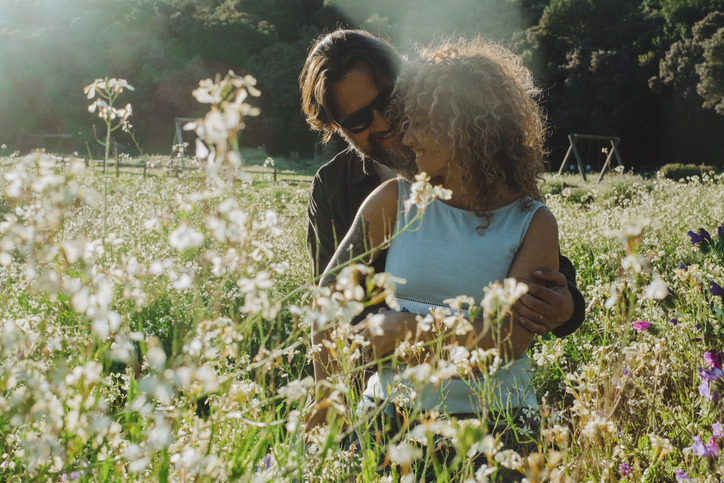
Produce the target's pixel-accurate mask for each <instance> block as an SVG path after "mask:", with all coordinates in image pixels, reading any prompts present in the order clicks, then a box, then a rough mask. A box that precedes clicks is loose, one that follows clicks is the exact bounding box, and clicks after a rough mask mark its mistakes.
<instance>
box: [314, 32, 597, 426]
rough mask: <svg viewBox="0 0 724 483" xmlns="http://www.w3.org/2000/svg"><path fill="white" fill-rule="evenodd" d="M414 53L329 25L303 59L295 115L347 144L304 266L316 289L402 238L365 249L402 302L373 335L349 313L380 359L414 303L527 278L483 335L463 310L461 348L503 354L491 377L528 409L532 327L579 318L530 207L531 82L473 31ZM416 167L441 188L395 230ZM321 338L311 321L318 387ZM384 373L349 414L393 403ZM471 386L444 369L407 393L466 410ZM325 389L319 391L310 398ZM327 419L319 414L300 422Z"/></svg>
mask: <svg viewBox="0 0 724 483" xmlns="http://www.w3.org/2000/svg"><path fill="white" fill-rule="evenodd" d="M416 57H417V58H416V59H414V60H411V61H405V60H403V58H402V57H401V56H400V55H399V54H398V53H397V52H396V51H395V50H394V49H393V48H392V46H390V45H389V44H388V43H387V42H385V41H383V40H381V39H378V38H375V37H373V36H372V35H370V34H368V33H366V32H364V31H350V30H339V31H336V32H333V33H331V34H328V35H326V36H324V37H322V38H321V39H320V40H319V41H318V42H317V43H316V44H315V46H314V48H313V50H312V51H311V52H310V54H309V56H308V58H307V61H306V64H305V66H304V70H303V72H302V74H301V76H300V88H301V91H302V106H303V110H304V113H305V115H306V117H307V121H308V123H309V125H310V127H311V128H312V129H315V130H318V131H321V132H322V133H323V136H324V141H328V140H329V139H330V138H331V137H332V135H333V134H334V133H337V134H339V135H341V136H342V137H343V138H344V139H345V140H346V141H347V142H348V143H349V144H350V148H349V149H347V150H345V151H343V152H342V153H340V154H339V155H337V156H336V157H335V158H334V159H333V160H332V161H330V162H329V163H328V164H326V165H324V166H323V167H322V168H321V169H320V170H319V172H318V173H317V175H316V176H315V178H314V182H313V184H312V187H311V190H310V197H309V209H308V215H309V231H308V246H309V251H310V254H311V256H312V263H313V267H314V268H313V271H314V275H315V277H316V276H318V275H319V274H322V277H321V280H320V285H329V284H332V283H333V282H334V277H335V274H336V272H337V270H336V268H337V267H339V266H340V265H343V264H344V263H345V262H347V261H348V260H349V259H350V258H351V257H352V256H357V255H359V254H361V253H363V252H365V251H366V247H370V246H379V245H381V244H383V243H384V242H385V241H386V240H387V239H389V238H390V237H391V236H393V235H395V234H397V235H398V236H396V237H395V238H394V239H393V240H392V242H391V243H390V246H389V249H388V250H386V251H382V252H376V253H374V254H373V255H372V260H371V261H370V264H371V265H372V266H374V268H375V270H376V271H377V272H382V271H385V272H389V273H390V274H392V275H394V276H395V277H398V278H402V279H405V280H406V283H405V284H400V285H398V286H397V287H396V289H395V296H396V298H397V300H398V302H399V304H400V306H401V308H402V310H401V311H383V312H382V314H383V317H384V319H383V321H382V322H381V324H379V326H378V327H376V330H374V331H372V330H369V329H367V328H364V327H365V325H364V324H361V325H360V327H362V329H360V333H361V334H362V335H363V336H364V337H365V339H366V340H367V341H368V342H369V343H370V346H369V349H368V350H369V351H370V353H371V354H372V357H373V358H375V357H377V358H382V357H384V356H386V355H389V354H390V353H391V352H393V351H394V350H395V348H396V347H397V346H398V345H399V344H400V343H401V342H402V341H405V340H406V338H407V335H408V333H411V334H413V335H414V334H419V333H420V331H418V330H417V324H418V318H417V317H416V315H417V314H422V315H423V316H424V315H426V314H429V313H430V309H431V308H433V309H434V308H436V307H441V306H445V304H444V302H443V301H444V300H446V299H449V298H454V297H456V296H458V295H469V296H473V297H474V298H475V299H476V300H477V301H479V300H480V299H481V298H482V295H483V288H484V287H487V286H488V284H489V283H491V282H494V281H498V282H502V281H503V280H504V279H505V278H515V279H517V280H519V281H521V282H525V283H526V285H528V292H527V293H526V294H525V295H523V296H522V297H521V298H520V299H519V300H518V302H516V304H515V305H514V307H513V316H512V319H511V321H510V323H507V324H501V325H500V328H499V329H498V330H487V331H485V330H484V329H483V322H482V320H478V319H474V320H472V321H471V323H472V327H473V333H472V335H473V338H474V339H475V340H476V342H475V347H468V348H469V349H474V348H478V347H479V348H483V349H490V348H498V349H499V350H500V351H501V354H504V355H505V356H506V357H507V358H508V360H510V361H512V362H511V364H509V365H508V366H507V367H506V368H505V369H504V370H503V369H501V370H500V371H499V375H498V376H497V378H498V380H497V385H498V389H497V391H498V392H497V394H496V397H497V398H499V402H502V404H500V406H505V407H506V408H513V409H514V408H523V407H535V406H537V401H536V397H535V393H534V392H533V390H532V387H531V380H530V374H529V373H530V364H529V361H528V357H527V356H526V355H525V351H526V349H527V347H528V345H529V343H530V342H531V340H532V338H533V337H534V334H544V333H547V332H549V331H552V332H553V333H554V334H555V335H557V336H559V337H563V336H566V335H568V334H570V333H572V332H574V331H575V330H576V329H577V328H578V327H579V326H580V325H581V323H582V322H583V319H584V300H583V297H582V295H581V293H580V292H579V291H578V289H577V288H576V285H575V270H574V268H573V266H572V264H571V262H570V261H569V260H568V259H567V258H565V257H563V256H560V254H559V249H558V229H557V225H556V220H555V218H554V216H553V214H552V213H551V212H550V211H549V210H548V208H546V206H545V205H544V204H543V203H542V201H543V195H542V194H541V192H540V185H541V174H542V172H543V170H544V167H543V163H542V157H543V154H544V147H543V144H544V133H545V129H544V125H543V120H542V117H541V113H540V108H539V106H538V104H537V102H536V99H535V97H536V95H537V93H538V91H537V90H536V89H535V88H534V86H533V82H532V76H531V74H530V71H529V70H528V69H527V68H525V67H524V66H523V65H522V63H521V62H520V60H519V59H518V58H517V56H515V55H514V54H512V53H511V52H509V51H508V50H506V49H504V48H503V47H501V46H499V45H496V44H491V43H487V42H485V41H483V40H480V39H474V40H465V39H457V40H452V41H447V42H441V43H438V44H437V45H436V46H433V47H430V48H428V49H421V50H419V52H417V56H416ZM422 172H424V173H426V174H427V176H429V177H430V179H431V181H430V182H431V184H432V185H441V186H442V187H444V188H446V189H449V190H451V191H452V196H451V198H450V199H447V200H436V201H434V202H433V203H431V204H430V206H428V207H427V209H426V211H425V214H424V218H423V220H422V223H421V225H420V226H419V229H417V227H416V229H415V230H407V231H405V232H402V233H399V234H398V233H396V231H395V230H396V227H397V229H399V227H400V226H402V225H404V219H405V218H407V219H410V218H411V217H413V216H414V214H415V213H414V208H413V209H412V212H411V213H405V207H404V205H403V203H404V201H405V200H406V199H408V198H409V197H410V192H411V184H410V182H409V181H408V180H410V179H411V178H413V177H414V174H415V173H422ZM380 329H381V330H380ZM380 334H382V335H380ZM325 337H328V331H316V330H315V331H314V332H313V343H314V344H317V345H320V346H319V347H320V348H321V352H319V353H318V356H317V357H316V358H315V362H314V373H315V379H316V381H317V383H319V382H320V381H322V380H324V379H325V378H327V377H328V376H329V374H330V372H334V364H333V362H332V361H330V360H329V354H328V353H327V350H326V348H325V346H324V345H323V344H321V342H322V340H323V339H324V338H325ZM465 340H468V339H467V337H457V338H456V336H454V335H452V334H451V337H450V339H449V341H450V342H456V341H457V342H459V343H460V345H465V343H464V341H465ZM503 340H504V341H505V343H502V342H501V341H503ZM396 375H399V368H398V367H395V364H382V365H381V368H380V370H379V371H378V372H377V373H375V374H374V375H372V377H370V378H369V380H368V381H367V382H366V387H365V390H364V400H363V402H362V403H361V404H360V406H361V408H360V410H362V409H364V408H362V406H364V405H368V406H369V407H375V406H376V405H377V406H378V405H380V404H384V403H385V401H389V398H390V396H391V394H390V393H388V390H389V389H390V388H393V387H394V386H395V383H396V381H397V380H399V378H397V379H396V378H395V376H396ZM473 379H474V378H473ZM472 386H474V381H471V380H470V379H455V378H452V379H450V380H447V381H445V382H444V383H443V384H442V385H440V384H437V385H433V384H430V390H429V391H428V390H426V391H423V392H422V393H421V394H417V396H416V398H415V401H414V402H412V403H410V404H412V405H414V406H415V407H416V408H417V409H420V410H422V411H433V410H434V411H438V412H439V413H442V414H447V415H450V416H461V417H463V416H465V417H467V416H469V415H473V414H476V413H480V412H482V411H484V409H485V408H489V407H490V406H491V405H493V404H491V402H490V401H481V399H480V397H479V396H477V395H476V394H475V392H474V391H473V390H472ZM322 398H323V395H321V394H319V393H318V402H321V401H319V400H320V399H322ZM322 406H324V405H323V404H322V405H320V407H322ZM390 416H394V414H390ZM325 417H326V414H325V411H324V410H320V411H317V412H316V413H315V414H313V415H312V416H311V418H310V419H309V422H308V429H311V428H312V427H314V426H315V425H317V424H319V423H320V422H323V421H324V418H325Z"/></svg>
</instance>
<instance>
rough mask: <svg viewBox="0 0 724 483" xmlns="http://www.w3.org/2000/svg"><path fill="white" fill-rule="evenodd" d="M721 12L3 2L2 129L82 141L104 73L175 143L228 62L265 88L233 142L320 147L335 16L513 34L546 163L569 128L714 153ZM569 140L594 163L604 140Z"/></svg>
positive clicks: (722, 131) (422, 38)
mask: <svg viewBox="0 0 724 483" xmlns="http://www.w3.org/2000/svg"><path fill="white" fill-rule="evenodd" d="M722 12H724V0H452V1H450V2H427V1H424V0H399V1H395V2H388V1H383V0H369V1H366V2H359V1H353V0H195V1H192V0H4V1H3V2H2V3H0V143H5V144H7V145H8V149H9V150H16V149H17V150H20V151H21V152H25V151H27V150H29V149H31V148H34V147H38V146H37V144H38V139H39V138H38V137H37V134H38V133H41V132H46V133H71V134H72V135H73V137H74V138H73V140H72V142H70V143H69V144H70V145H68V143H64V144H63V146H62V148H63V149H65V150H68V149H70V150H74V149H75V150H78V151H79V152H84V151H85V147H84V143H85V142H86V141H87V142H89V143H91V144H92V143H93V142H94V141H93V134H92V128H91V125H92V122H93V121H94V118H93V116H92V115H90V114H89V113H88V112H87V110H86V108H87V103H86V102H85V100H84V98H83V95H82V91H81V90H82V88H83V87H84V86H85V85H87V84H89V83H91V82H92V81H93V80H94V79H96V78H99V77H106V76H107V77H122V78H125V79H127V80H128V82H129V83H130V84H132V85H133V86H135V87H136V91H135V92H130V93H126V94H124V97H123V98H121V99H120V100H121V101H122V102H123V103H124V104H125V103H126V102H130V103H132V105H133V108H134V114H133V117H132V118H131V122H132V123H133V124H134V126H135V129H136V132H137V134H138V136H139V137H140V140H141V146H142V147H143V148H144V150H145V151H146V152H151V153H153V152H157V153H170V151H171V146H172V144H173V137H174V122H173V119H174V117H197V116H201V115H203V113H204V112H205V107H204V106H201V105H199V104H197V103H196V101H195V100H194V99H193V97H192V96H191V91H192V90H193V89H194V88H195V87H197V86H198V81H199V80H200V79H203V78H207V77H213V76H214V75H215V74H216V73H222V74H223V73H225V72H226V71H227V70H228V69H233V70H234V71H235V72H237V73H239V74H251V75H253V76H255V77H256V78H257V79H258V81H259V84H258V87H259V88H260V90H261V91H262V96H261V97H260V98H258V99H255V102H258V105H259V107H261V109H262V115H261V116H259V117H258V118H253V119H249V120H248V126H247V129H246V130H245V131H244V132H243V134H242V138H241V143H242V145H244V146H247V147H251V148H261V150H262V151H265V152H266V153H268V154H272V155H279V154H284V155H286V154H289V153H291V152H297V153H299V155H300V156H301V157H310V156H311V155H312V154H314V153H317V154H319V153H320V149H319V147H318V146H317V136H316V135H315V134H314V133H311V132H309V130H308V129H307V127H306V124H305V122H304V118H303V116H302V115H301V112H300V105H299V92H298V87H297V78H298V75H299V72H300V71H301V68H302V65H303V63H304V59H305V58H306V55H307V52H308V50H309V48H310V46H311V45H312V43H313V41H314V39H315V38H317V36H318V35H320V34H321V33H323V32H327V31H331V30H334V29H335V28H337V27H338V26H343V27H360V28H365V29H367V30H369V31H370V32H372V33H374V34H376V35H380V36H382V37H385V38H388V39H390V41H391V42H392V43H393V44H395V45H396V46H397V47H398V48H399V49H400V51H401V52H403V53H406V52H409V51H411V49H412V47H413V46H414V44H415V43H422V44H426V43H428V42H429V41H431V40H432V39H434V38H441V37H444V36H447V35H451V34H460V35H474V34H476V33H480V34H482V35H483V36H485V37H489V38H492V39H496V40H499V41H502V42H504V43H506V44H507V45H510V46H511V47H513V48H514V49H515V50H517V52H518V53H520V54H521V55H522V57H523V59H524V60H525V62H526V63H527V64H528V65H529V66H530V67H531V68H532V69H533V72H534V75H535V78H536V81H537V82H538V83H539V84H540V85H541V87H543V89H544V97H543V99H542V104H543V106H544V108H545V110H546V112H547V115H548V118H549V122H550V126H551V139H550V152H551V154H550V161H551V165H552V167H553V168H554V169H557V167H558V166H559V165H560V162H561V161H562V159H563V156H564V154H565V152H566V149H567V145H568V139H567V135H568V134H570V133H574V132H575V133H585V134H601V135H611V136H619V137H620V138H621V139H622V142H621V145H620V151H621V154H622V156H623V159H624V162H625V164H626V165H627V166H628V167H632V166H633V167H636V168H640V169H643V170H646V169H649V170H651V168H652V167H654V166H655V167H658V166H661V165H663V164H665V163H684V164H686V163H691V162H696V163H702V162H703V163H705V164H713V165H720V164H722V163H723V162H724V160H723V159H722V158H723V155H722V153H724V13H722ZM117 137H118V139H117V140H118V142H121V143H127V142H128V140H126V139H123V135H122V134H120V133H119V134H118V136H117ZM48 144H49V145H46V146H45V147H47V148H48V149H54V148H58V147H60V146H59V145H55V146H54V145H53V144H52V143H48ZM579 148H580V149H581V152H582V155H583V156H584V158H585V159H584V163H586V164H587V165H590V166H591V169H593V170H596V169H597V168H600V166H601V165H602V164H603V160H605V156H606V153H605V150H604V148H605V146H602V145H600V144H594V143H589V144H588V145H582V146H579ZM128 150H129V152H130V153H131V154H134V150H135V148H131V147H129V148H128ZM328 151H329V150H328ZM10 152H12V151H10ZM328 156H329V153H325V154H323V155H322V156H321V158H322V159H320V162H321V161H322V160H323V158H326V157H328Z"/></svg>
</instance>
